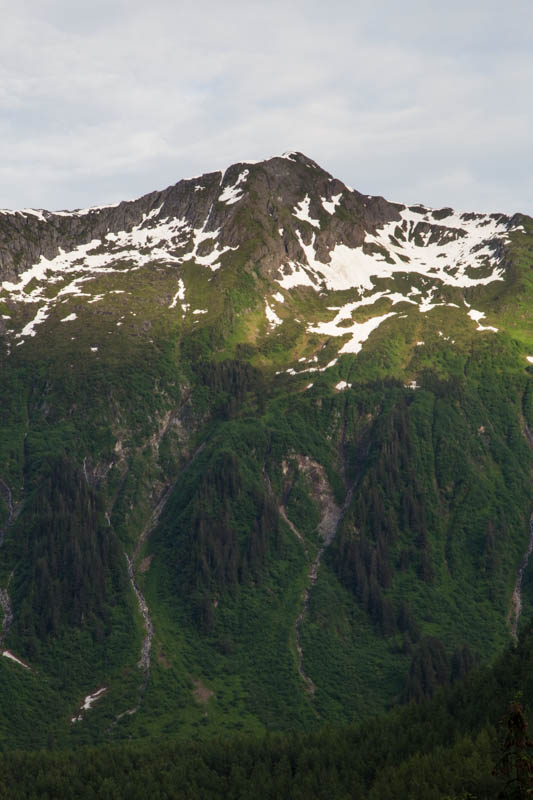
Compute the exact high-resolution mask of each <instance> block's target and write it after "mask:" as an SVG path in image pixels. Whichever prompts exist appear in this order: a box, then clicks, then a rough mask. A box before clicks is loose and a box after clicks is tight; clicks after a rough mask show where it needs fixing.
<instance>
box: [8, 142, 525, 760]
mask: <svg viewBox="0 0 533 800" xmlns="http://www.w3.org/2000/svg"><path fill="white" fill-rule="evenodd" d="M532 268H533V220H532V219H531V218H530V217H528V216H525V215H521V214H516V215H514V216H513V217H509V216H506V215H504V214H497V213H495V214H476V213H470V212H469V213H458V212H455V211H453V210H452V209H449V208H446V209H439V210H434V209H430V208H427V207H425V206H422V205H418V206H409V207H408V206H404V205H401V204H398V203H389V202H387V201H386V200H384V199H383V198H380V197H370V196H367V195H363V194H360V193H359V192H357V191H354V190H353V189H350V188H349V187H347V186H346V185H345V184H344V183H343V182H342V181H340V180H338V179H335V178H333V177H332V176H331V175H329V174H328V173H327V172H325V171H324V170H322V169H321V168H320V167H319V166H318V165H317V164H316V163H315V162H313V161H311V160H310V159H309V158H307V157H306V156H304V155H302V154H300V153H287V154H284V155H283V156H280V157H275V158H272V159H269V160H267V161H264V162H259V163H240V164H235V165H233V166H231V167H229V168H228V169H227V170H225V171H224V172H213V173H209V174H207V175H203V176H201V177H198V178H194V179H191V180H182V181H180V182H179V183H177V184H176V185H174V186H170V187H169V188H167V189H165V190H163V191H160V192H152V193H151V194H148V195H146V196H144V197H142V198H140V199H138V200H135V201H133V202H123V203H120V204H118V205H114V206H103V207H98V208H93V209H85V210H78V211H71V212H70V211H60V212H48V211H42V210H32V209H26V210H23V211H16V212H10V211H0V374H1V376H2V378H1V381H0V542H1V545H0V607H1V609H2V617H1V618H0V621H2V619H3V624H2V626H1V629H0V638H1V645H0V652H2V655H3V656H4V657H0V682H1V697H2V700H1V701H0V742H1V744H2V746H3V747H5V748H11V747H41V746H43V745H48V746H58V747H65V746H77V745H79V744H93V743H100V742H103V741H113V740H118V739H123V738H139V739H140V738H144V737H148V736H160V735H161V736H162V735H164V736H170V735H172V736H176V737H178V738H187V739H205V738H207V737H212V736H213V735H215V734H219V733H222V732H224V733H227V732H231V731H234V732H243V733H249V732H254V733H261V732H263V731H265V730H270V731H272V730H277V731H281V730H295V731H298V730H304V729H309V728H310V727H313V726H319V725H321V724H323V723H340V722H342V723H346V724H351V723H354V722H359V721H362V720H364V719H366V718H368V717H370V716H373V715H374V714H376V713H377V712H380V711H383V710H385V709H386V708H388V707H390V706H392V705H394V704H397V703H406V702H411V701H425V700H428V699H429V698H430V697H431V696H432V695H433V693H434V692H435V690H436V689H437V688H438V687H440V686H448V685H451V684H452V683H453V682H454V681H456V680H457V679H460V678H463V677H464V676H465V675H466V674H467V673H469V671H470V670H471V669H472V668H473V666H474V665H476V664H477V665H482V664H485V663H490V662H492V661H494V659H495V658H496V657H497V656H498V655H499V654H500V653H501V652H502V651H503V650H504V648H505V647H506V646H508V645H509V643H510V642H511V641H512V637H513V634H515V633H516V630H517V629H518V630H520V628H521V626H522V625H523V624H524V623H525V621H526V620H527V617H528V615H529V614H530V611H531V608H532V604H533V580H532V576H531V574H530V569H529V566H528V561H527V556H528V553H529V552H530V544H531V542H530V515H531V512H532V486H531V466H532V446H533V444H532V443H533V433H531V430H533V388H532V376H531V372H530V370H531V368H532V367H531V364H532V363H533V328H532V325H531V314H532V309H533V281H532V275H533V272H532Z"/></svg>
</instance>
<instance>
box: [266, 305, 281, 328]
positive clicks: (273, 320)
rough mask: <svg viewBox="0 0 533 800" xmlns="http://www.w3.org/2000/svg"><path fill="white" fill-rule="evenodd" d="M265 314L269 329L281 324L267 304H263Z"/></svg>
mask: <svg viewBox="0 0 533 800" xmlns="http://www.w3.org/2000/svg"><path fill="white" fill-rule="evenodd" d="M265 314H266V318H267V320H268V323H269V325H270V327H271V328H276V327H277V326H278V325H281V324H282V322H283V320H282V319H280V318H279V317H278V315H277V314H276V312H275V311H274V309H273V308H271V307H270V306H269V305H268V303H265Z"/></svg>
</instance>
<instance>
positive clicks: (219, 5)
mask: <svg viewBox="0 0 533 800" xmlns="http://www.w3.org/2000/svg"><path fill="white" fill-rule="evenodd" d="M0 10H1V27H0V207H4V208H19V207H34V208H35V207H44V208H49V209H60V208H76V207H85V206H89V205H97V204H103V203H111V202H116V201H118V200H122V199H130V198H133V197H137V196H139V195H141V194H144V193H146V192H149V191H152V190H153V189H160V188H163V187H165V186H167V185H169V184H171V183H175V182H176V181H177V180H179V179H180V178H182V177H188V176H192V175H198V174H201V173H202V172H208V171H212V170H215V169H219V168H224V167H225V166H227V165H229V164H231V163H233V162H235V161H239V160H245V159H258V160H260V159H263V158H267V157H269V156H271V155H275V154H278V153H281V152H283V151H285V150H301V151H302V152H304V153H306V154H307V155H308V156H310V157H311V158H313V159H315V161H317V162H318V163H319V164H321V166H323V167H324V168H325V169H327V170H328V171H329V172H331V173H333V174H334V175H336V176H337V177H339V178H341V179H342V180H344V181H345V182H346V183H348V184H349V185H351V186H353V187H354V188H357V189H359V190H360V191H362V192H365V193H368V194H382V195H384V196H385V197H387V198H388V199H391V200H397V201H402V202H407V203H413V202H424V203H426V204H427V205H432V206H437V207H440V206H444V205H451V206H454V207H456V208H459V209H462V210H468V209H477V210H480V211H507V212H513V211H517V210H520V211H524V212H526V213H529V214H533V169H532V167H533V148H532V142H531V138H532V137H531V133H532V130H533V124H532V123H533V103H532V102H531V98H532V87H533V24H532V23H533V5H532V4H531V3H530V1H529V0H506V2H505V3H504V2H503V1H502V0H498V2H495V1H494V0H462V1H461V2H459V1H456V0H446V2H442V0H421V1H420V2H418V0H403V2H397V0H372V1H370V0H364V2H363V1H362V0H346V1H345V0H319V1H317V2H315V0H285V2H278V0H268V2H267V0H264V1H263V2H257V1H256V0H248V2H245V1H243V2H241V0H223V2H221V1H220V0H214V1H213V2H211V0H191V1H190V2H189V1H185V0H151V2H146V0H142V1H141V0H90V1H89V0H18V2H17V3H14V2H12V0H0Z"/></svg>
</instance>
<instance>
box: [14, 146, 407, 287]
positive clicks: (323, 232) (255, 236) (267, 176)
mask: <svg viewBox="0 0 533 800" xmlns="http://www.w3.org/2000/svg"><path fill="white" fill-rule="evenodd" d="M305 198H309V202H308V203H306V204H305ZM302 202H304V204H305V208H306V209H307V213H308V215H309V219H311V220H314V221H315V222H316V224H315V225H313V224H312V223H310V222H306V220H305V214H303V213H302V215H301V216H300V217H298V216H296V215H295V213H294V212H295V211H296V214H297V213H298V208H299V207H300V205H301V203H302ZM324 204H325V205H324ZM327 204H330V208H331V209H334V211H333V213H331V211H329V212H328V211H327V210H326V206H327ZM291 212H292V213H291ZM167 219H170V220H172V219H173V220H183V222H184V224H186V225H187V227H188V228H189V229H190V230H192V231H202V232H203V233H214V232H218V235H217V240H218V243H219V248H220V249H222V248H224V247H228V248H237V247H242V246H243V245H245V246H246V252H247V254H248V258H247V261H248V263H249V264H250V265H251V264H253V265H254V267H257V266H258V267H259V270H260V272H262V273H264V274H265V275H272V274H273V273H274V272H275V271H277V270H278V269H279V267H280V265H281V264H282V263H283V262H284V261H286V260H291V261H300V260H302V259H304V258H305V255H304V253H303V250H302V246H301V243H300V239H299V235H298V233H299V234H300V236H301V241H303V242H304V243H305V244H308V243H309V242H310V241H311V239H312V238H313V236H314V246H315V248H316V252H317V256H318V258H319V259H320V260H323V261H325V262H327V261H328V258H329V255H328V254H329V252H330V251H331V249H332V247H334V246H335V244H339V243H341V244H345V245H346V246H348V247H358V246H360V245H361V244H362V242H363V240H364V237H365V233H366V232H367V231H368V230H373V229H374V228H375V227H376V226H377V225H380V224H383V223H384V222H388V221H390V220H394V219H400V217H399V212H398V207H397V206H395V205H393V204H391V203H387V202H386V201H385V200H383V199H382V198H368V197H365V196H363V195H361V194H359V192H356V191H353V190H350V189H348V188H347V187H346V186H345V185H344V184H343V183H342V182H341V181H339V180H337V179H334V178H332V177H331V175H329V174H328V173H327V172H325V171H324V170H322V169H321V168H320V167H319V166H318V165H317V164H316V163H315V162H314V161H312V160H311V159H309V158H307V157H306V156H304V155H302V154H301V153H295V154H290V156H285V157H275V158H271V159H269V160H268V161H264V162H261V163H259V164H249V165H248V164H244V163H241V164H233V165H232V166H230V167H229V168H228V169H226V170H225V172H224V173H221V172H214V173H208V174H206V175H203V176H201V177H200V178H193V179H189V180H182V181H179V182H178V183H176V184H175V185H173V186H169V187H168V188H167V189H164V190H163V191H161V192H151V193H150V194H147V195H144V196H143V197H141V198H139V199H138V200H134V201H131V202H122V203H119V204H118V205H116V206H109V207H102V208H98V207H96V208H93V209H86V210H81V211H72V212H66V211H60V212H50V211H42V210H41V211H34V210H24V211H13V212H9V211H2V212H0V281H6V280H7V281H16V279H17V277H18V276H19V275H20V274H21V273H23V272H24V271H25V270H27V269H29V267H31V266H32V265H34V264H36V263H38V262H39V260H40V259H41V257H44V258H45V259H48V260H50V259H53V258H55V257H56V256H57V255H58V254H59V253H60V252H61V251H65V252H69V251H72V250H73V249H75V248H77V247H79V246H80V245H86V244H89V243H90V242H95V244H97V243H98V242H103V241H105V238H106V237H107V236H108V234H110V233H111V234H113V233H114V234H118V233H119V232H125V233H128V232H131V231H132V230H133V229H134V228H136V227H139V226H142V227H145V228H149V227H153V226H154V225H155V224H156V223H157V222H158V221H160V220H167ZM300 223H303V224H300ZM319 223H320V224H319ZM301 228H303V229H304V230H302V231H301V232H300V229H301ZM281 230H282V231H283V233H282V234H280V231H281ZM207 241H208V240H207V239H206V242H207ZM211 244H212V241H211ZM184 252H187V248H185V250H184ZM206 252H209V249H208V245H207V244H205V243H203V246H202V249H201V250H198V252H197V255H200V256H202V255H204V254H205V253H206Z"/></svg>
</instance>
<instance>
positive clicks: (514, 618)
mask: <svg viewBox="0 0 533 800" xmlns="http://www.w3.org/2000/svg"><path fill="white" fill-rule="evenodd" d="M532 552H533V514H531V516H530V518H529V543H528V546H527V550H526V552H525V553H524V557H523V559H522V563H521V564H520V567H519V568H518V572H517V575H516V583H515V587H514V590H513V596H512V599H511V610H510V613H509V622H510V625H511V633H512V636H513V639H515V640H516V639H518V621H519V619H520V614H521V613H522V581H523V579H524V573H525V571H526V569H527V565H528V562H529V556H530V555H531V553H532Z"/></svg>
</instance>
